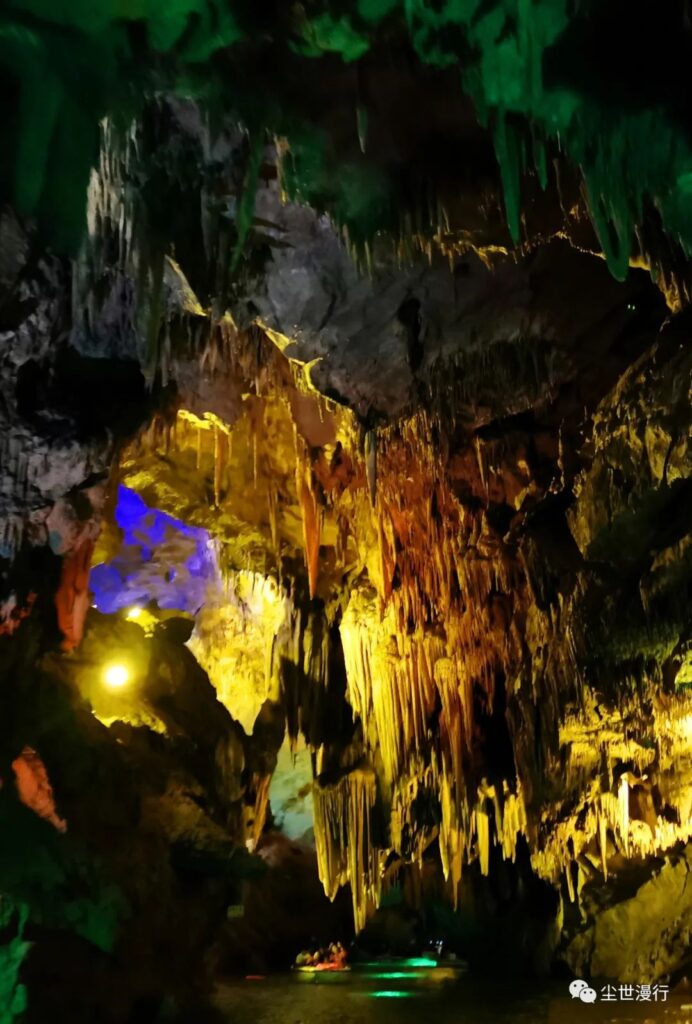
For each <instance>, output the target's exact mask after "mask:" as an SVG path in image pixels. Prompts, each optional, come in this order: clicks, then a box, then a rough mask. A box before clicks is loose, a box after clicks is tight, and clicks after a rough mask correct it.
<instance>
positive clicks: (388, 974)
mask: <svg viewBox="0 0 692 1024" xmlns="http://www.w3.org/2000/svg"><path fill="white" fill-rule="evenodd" d="M369 976H370V977H371V978H423V977H425V975H423V974H421V972H420V971H377V972H376V973H375V974H370V975H369Z"/></svg>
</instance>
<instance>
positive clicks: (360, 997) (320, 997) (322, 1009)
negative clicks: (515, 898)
mask: <svg viewBox="0 0 692 1024" xmlns="http://www.w3.org/2000/svg"><path fill="white" fill-rule="evenodd" d="M500 972H501V966H500V965H498V975H499V974H500ZM216 1004H217V1006H218V1008H219V1009H220V1010H221V1011H222V1014H223V1018H224V1020H227V1021H228V1024H421V1022H424V1024H692V996H690V995H686V996H682V997H680V996H675V995H671V996H670V997H669V999H668V1001H667V1002H666V1003H658V1004H657V1003H622V1002H619V1003H603V1002H597V1003H594V1004H592V1005H587V1004H585V1003H581V1002H580V1001H579V1000H573V999H571V998H570V997H569V994H568V992H567V982H564V983H563V982H560V983H551V984H550V985H549V986H547V987H543V988H537V987H534V988H533V989H532V988H530V987H526V988H523V989H522V990H521V991H518V990H517V988H516V987H513V986H512V983H510V982H506V981H503V979H502V978H501V977H498V979H497V980H488V979H478V978H471V977H464V976H463V975H460V974H459V972H458V971H454V970H447V969H445V968H442V967H437V968H433V969H428V968H415V969H413V970H405V969H404V970H397V969H395V968H394V967H393V965H391V966H390V965H387V968H386V969H385V970H377V969H372V970H369V971H363V970H354V971H352V972H350V973H343V974H312V975H310V974H308V975H296V974H286V975H273V976H269V977H267V978H264V979H262V980H257V981H243V980H238V981H233V982H230V983H226V984H224V985H222V986H220V987H219V990H218V997H217V1003H216Z"/></svg>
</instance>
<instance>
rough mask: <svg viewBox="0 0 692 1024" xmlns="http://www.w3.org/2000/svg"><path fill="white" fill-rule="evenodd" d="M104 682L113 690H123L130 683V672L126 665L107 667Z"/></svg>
mask: <svg viewBox="0 0 692 1024" xmlns="http://www.w3.org/2000/svg"><path fill="white" fill-rule="evenodd" d="M103 681H104V683H105V684H106V686H107V687H109V689H111V690H121V689H122V688H123V686H127V684H128V683H129V681H130V672H129V670H128V669H127V668H125V666H124V665H116V664H113V665H107V666H106V668H105V670H104V673H103Z"/></svg>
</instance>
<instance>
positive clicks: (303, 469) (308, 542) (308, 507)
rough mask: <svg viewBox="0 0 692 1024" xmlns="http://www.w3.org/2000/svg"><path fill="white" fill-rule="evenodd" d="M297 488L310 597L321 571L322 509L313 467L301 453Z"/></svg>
mask: <svg viewBox="0 0 692 1024" xmlns="http://www.w3.org/2000/svg"><path fill="white" fill-rule="evenodd" d="M296 489H297V492H298V501H299V503H300V508H301V512H302V515H303V539H304V543H305V563H306V566H307V570H308V580H309V585H310V597H314V596H315V594H316V593H317V577H318V573H319V555H320V538H321V533H322V511H321V509H320V508H319V506H318V503H317V496H316V493H315V489H314V484H313V477H312V467H311V465H310V464H309V462H308V460H307V459H306V457H305V456H304V455H299V456H298V457H297V459H296Z"/></svg>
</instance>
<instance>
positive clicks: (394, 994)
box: [370, 988, 413, 999]
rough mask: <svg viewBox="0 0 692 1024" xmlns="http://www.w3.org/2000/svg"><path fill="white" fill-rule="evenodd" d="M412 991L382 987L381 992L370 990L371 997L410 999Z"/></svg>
mask: <svg viewBox="0 0 692 1024" xmlns="http://www.w3.org/2000/svg"><path fill="white" fill-rule="evenodd" d="M412 995H413V993H412V992H402V991H401V989H397V988H383V989H382V991H381V992H371V993H370V998H371V999H410V998H411V996H412Z"/></svg>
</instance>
